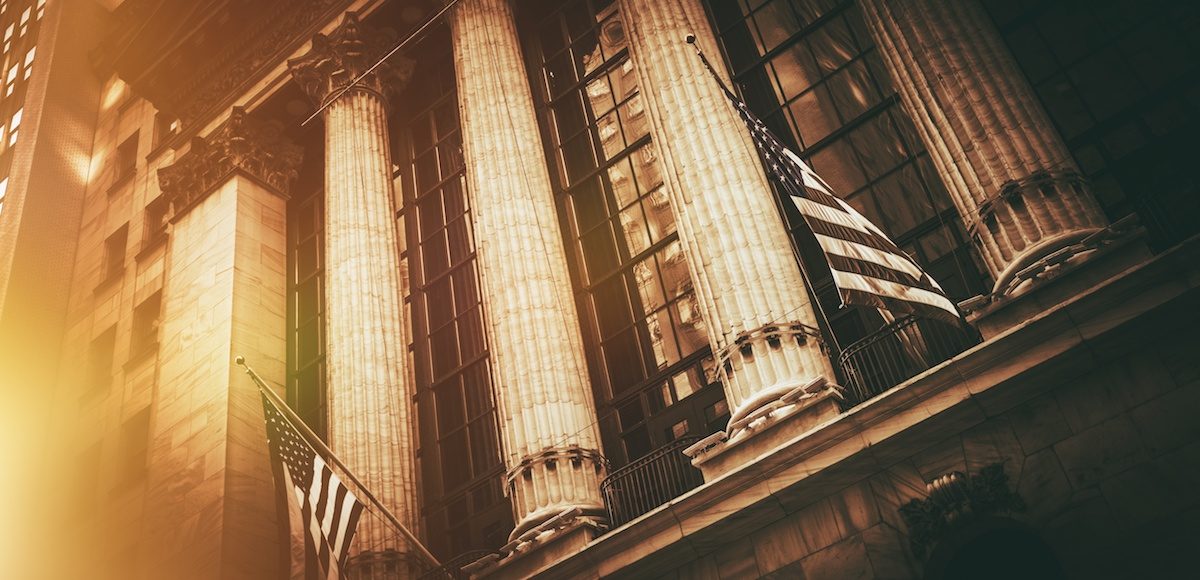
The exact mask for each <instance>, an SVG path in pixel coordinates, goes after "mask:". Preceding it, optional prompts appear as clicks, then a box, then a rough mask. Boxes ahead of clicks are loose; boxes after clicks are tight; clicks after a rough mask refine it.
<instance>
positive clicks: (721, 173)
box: [620, 0, 833, 422]
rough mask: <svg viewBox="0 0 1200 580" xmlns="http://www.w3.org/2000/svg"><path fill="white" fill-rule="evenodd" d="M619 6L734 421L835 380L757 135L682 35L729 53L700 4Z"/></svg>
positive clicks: (630, 1)
mask: <svg viewBox="0 0 1200 580" xmlns="http://www.w3.org/2000/svg"><path fill="white" fill-rule="evenodd" d="M620 5H621V15H622V20H623V23H624V25H625V29H626V33H627V36H628V38H629V46H630V56H631V58H632V59H633V63H634V65H635V68H636V70H637V78H638V82H639V84H640V86H641V88H642V95H643V97H644V98H645V100H646V105H647V107H646V108H647V110H648V111H649V114H650V120H651V126H652V135H653V137H654V142H655V143H656V144H657V146H658V149H659V150H660V151H661V159H662V163H663V169H664V171H663V174H664V176H665V177H666V183H667V189H668V191H669V192H670V199H671V208H672V211H673V212H674V213H675V221H676V224H677V225H678V228H679V238H680V240H681V241H682V243H683V246H684V248H685V249H686V253H687V259H688V266H689V267H690V268H691V273H692V278H693V280H694V284H695V288H696V297H697V299H698V300H699V302H700V308H701V311H702V313H703V315H704V319H705V322H706V324H707V328H708V336H709V340H711V341H712V346H713V353H714V354H715V356H716V357H717V359H718V362H719V363H720V364H721V366H722V370H723V375H722V380H723V382H724V384H725V393H726V396H727V398H728V400H729V406H730V408H731V409H732V410H733V413H732V417H733V419H732V420H733V422H736V421H737V420H738V419H740V418H741V417H744V416H747V415H748V414H750V413H752V412H754V410H755V409H757V408H760V407H762V406H763V405H766V404H769V403H770V402H772V401H774V400H776V399H778V398H779V397H780V396H783V395H784V394H786V393H788V392H789V391H791V390H793V389H794V388H796V387H797V386H800V385H804V384H806V383H808V382H809V381H810V380H811V379H813V378H814V377H832V376H833V374H832V368H831V366H830V363H829V359H828V358H827V353H826V352H825V350H824V349H823V348H822V340H821V337H820V333H819V332H818V331H817V321H816V316H815V314H814V311H813V306H812V305H811V304H810V303H809V296H808V292H807V291H806V290H805V281H804V278H803V277H802V276H801V272H800V269H799V266H798V265H797V262H796V257H795V255H794V253H793V251H792V249H791V241H790V240H789V237H788V234H787V231H786V229H785V227H784V224H783V222H782V219H781V218H780V216H779V215H778V211H777V209H776V206H775V202H774V201H773V200H772V196H773V195H774V194H773V193H772V191H771V188H770V186H769V184H768V182H767V179H766V176H765V174H764V173H763V170H762V165H761V164H760V162H759V159H758V155H757V153H756V152H755V149H754V144H753V142H752V141H751V140H750V135H749V132H748V131H747V130H746V126H745V125H744V124H743V123H742V121H741V120H740V119H739V118H738V116H737V114H736V112H735V111H734V110H733V109H732V107H731V105H730V103H729V101H728V99H726V97H725V96H724V95H723V94H722V93H721V90H720V88H719V86H718V85H717V83H716V81H714V80H713V79H712V77H711V76H710V75H709V73H708V72H707V71H706V70H705V68H704V66H703V64H702V63H701V62H700V59H699V58H698V57H697V56H696V54H695V52H694V50H693V48H692V47H691V46H690V45H688V44H687V43H686V42H685V41H684V38H685V37H686V36H687V35H688V34H696V35H697V36H698V42H699V44H700V46H701V47H702V48H703V49H704V50H705V52H706V53H707V54H711V55H716V54H720V53H719V51H718V49H717V45H716V40H715V39H714V37H713V35H712V32H711V31H710V30H709V26H708V19H707V17H706V15H705V13H704V9H703V7H702V6H701V5H700V3H699V1H698V0H665V1H664V0H621V2H620ZM722 74H724V73H723V71H722ZM726 82H728V81H726Z"/></svg>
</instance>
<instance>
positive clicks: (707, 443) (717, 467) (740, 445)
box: [684, 387, 842, 482]
mask: <svg viewBox="0 0 1200 580" xmlns="http://www.w3.org/2000/svg"><path fill="white" fill-rule="evenodd" d="M841 400H842V397H841V395H840V394H839V393H838V392H837V391H836V390H834V389H832V388H828V387H827V388H825V389H824V390H822V391H819V392H816V393H814V394H812V395H809V396H807V397H804V398H802V399H799V400H796V401H794V402H791V403H790V404H789V405H786V406H785V405H780V406H779V408H778V410H775V411H773V412H770V413H763V414H762V416H761V417H759V418H756V419H751V420H749V421H747V422H746V423H747V424H746V425H745V426H744V427H742V428H741V429H738V430H736V433H735V434H734V436H733V437H732V438H729V439H726V438H724V437H723V436H722V435H723V434H720V433H718V434H717V437H709V438H707V439H705V440H703V441H700V442H699V443H697V444H696V445H693V446H691V447H689V448H687V449H685V450H684V453H685V454H686V455H687V456H688V457H691V458H692V465H695V466H696V468H698V469H699V470H700V473H702V474H703V475H704V481H706V482H709V481H712V480H714V479H716V478H718V477H720V476H722V475H724V474H726V473H728V472H730V471H732V470H734V469H736V468H738V467H739V466H741V465H744V464H746V463H747V462H749V461H752V460H754V459H755V458H758V457H761V456H763V455H766V454H768V453H770V452H771V451H772V450H773V449H775V448H777V447H779V446H781V445H786V444H788V443H790V442H792V441H795V440H796V439H797V438H799V437H800V436H802V435H803V434H805V433H807V432H809V431H811V430H812V429H814V428H816V427H817V426H819V425H821V424H823V423H825V422H826V421H831V420H833V419H835V418H837V416H838V415H840V414H841V412H842V410H841Z"/></svg>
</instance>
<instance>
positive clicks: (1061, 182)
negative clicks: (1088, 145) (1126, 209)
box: [861, 0, 1108, 296]
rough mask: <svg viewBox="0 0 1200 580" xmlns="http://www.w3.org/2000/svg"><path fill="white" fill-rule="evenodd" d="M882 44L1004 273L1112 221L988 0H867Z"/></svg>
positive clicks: (956, 196)
mask: <svg viewBox="0 0 1200 580" xmlns="http://www.w3.org/2000/svg"><path fill="white" fill-rule="evenodd" d="M861 5H862V11H863V15H864V18H865V20H866V23H867V27H868V28H869V29H870V31H871V34H872V36H873V37H874V39H875V43H876V44H877V45H878V47H879V52H880V54H881V55H882V56H883V59H884V62H885V63H886V64H887V68H888V71H889V72H891V74H892V77H893V79H894V80H895V82H896V86H897V88H898V89H899V91H900V96H901V99H902V100H903V103H904V107H905V109H906V110H907V111H908V113H909V114H910V115H911V116H912V118H913V121H914V122H915V123H916V126H917V130H918V132H919V133H920V135H921V139H922V140H923V141H924V142H925V146H926V147H927V148H928V150H929V153H930V156H931V157H932V158H933V161H934V164H935V166H936V167H937V170H938V173H939V174H940V176H941V179H942V181H943V182H944V183H945V184H946V187H947V189H948V190H949V192H950V196H951V198H952V199H953V200H954V204H955V206H956V207H957V208H958V211H959V212H960V213H961V214H962V216H963V219H964V220H965V222H966V226H967V231H968V232H969V233H970V235H971V237H972V240H973V241H974V243H975V246H976V249H977V250H978V251H979V254H980V255H981V256H982V257H983V261H984V263H985V264H986V265H987V268H988V271H989V272H990V273H991V274H992V277H993V278H994V279H995V280H996V285H995V287H994V288H993V292H992V293H993V295H996V296H1002V295H1005V294H1008V293H1010V292H1012V291H1013V290H1015V286H1014V285H1013V284H1012V282H1013V280H1014V277H1015V276H1016V275H1017V274H1018V273H1019V272H1021V271H1022V270H1025V269H1026V268H1028V267H1029V266H1031V265H1033V264H1035V263H1037V262H1038V261H1039V260H1041V259H1043V258H1045V257H1046V256H1048V255H1051V254H1053V253H1055V252H1057V251H1060V250H1062V249H1064V248H1068V247H1071V246H1073V245H1075V244H1077V243H1078V242H1080V241H1081V240H1083V239H1085V238H1087V237H1088V236H1090V235H1092V234H1095V233H1097V232H1098V231H1099V230H1101V229H1103V228H1105V227H1106V226H1107V225H1108V223H1107V221H1106V219H1105V217H1104V214H1103V212H1102V211H1101V209H1100V206H1099V204H1098V203H1097V202H1096V200H1095V198H1094V197H1093V196H1092V193H1091V191H1090V190H1089V186H1088V184H1087V183H1086V182H1085V181H1084V180H1083V178H1082V177H1081V176H1080V174H1079V169H1078V168H1077V167H1076V165H1075V162H1074V160H1073V159H1072V157H1071V154H1070V151H1068V150H1067V148H1066V145H1065V144H1064V143H1063V142H1062V139H1061V138H1060V137H1059V135H1058V133H1057V132H1056V131H1055V129H1054V125H1053V124H1052V123H1051V122H1050V119H1049V118H1048V117H1047V116H1046V113H1045V111H1044V110H1043V109H1042V106H1041V104H1040V103H1039V102H1038V99H1037V96H1036V95H1035V94H1034V93H1033V89H1032V88H1031V87H1030V86H1029V84H1028V82H1026V80H1025V78H1024V76H1023V75H1022V74H1021V71H1020V69H1019V68H1018V67H1017V64H1016V62H1015V61H1014V60H1013V57H1012V55H1011V54H1010V52H1009V50H1008V48H1007V47H1006V46H1005V44H1004V41H1003V39H1001V38H1000V35H999V33H998V32H997V31H996V30H995V27H994V26H993V24H992V22H991V21H990V20H989V19H988V16H987V14H985V13H984V10H983V6H982V5H980V3H979V2H978V0H966V1H963V2H944V1H941V0H911V1H910V0H905V1H899V0H864V1H863V2H862V4H861Z"/></svg>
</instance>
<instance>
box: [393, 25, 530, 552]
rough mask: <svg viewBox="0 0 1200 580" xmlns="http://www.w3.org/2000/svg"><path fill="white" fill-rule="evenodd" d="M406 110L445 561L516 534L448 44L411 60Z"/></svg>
mask: <svg viewBox="0 0 1200 580" xmlns="http://www.w3.org/2000/svg"><path fill="white" fill-rule="evenodd" d="M415 57H416V58H417V60H418V64H417V67H418V69H417V71H416V73H415V76H414V78H417V79H420V82H413V83H412V84H411V85H410V86H409V88H408V89H407V91H406V93H405V94H404V95H403V96H402V97H401V98H400V99H399V101H400V102H402V103H404V107H403V109H402V110H401V111H400V112H399V116H400V117H401V119H400V122H399V123H398V125H399V129H400V130H399V133H400V138H399V142H400V147H399V148H398V155H397V162H398V163H399V165H400V166H401V171H400V183H401V186H400V193H401V196H402V197H403V209H402V214H403V215H402V216H401V220H402V224H403V230H404V232H405V234H404V235H405V238H406V240H407V244H406V246H407V248H408V250H407V256H406V260H407V264H408V270H409V278H410V282H411V293H410V298H409V311H410V312H411V319H412V329H413V343H412V353H413V357H412V359H413V361H414V363H415V367H416V368H415V369H414V373H415V376H416V381H417V411H418V423H419V425H420V449H419V455H420V459H421V466H422V471H423V478H422V484H423V492H424V494H423V495H424V502H425V505H424V510H423V513H424V517H425V529H426V531H427V533H428V536H427V537H428V538H429V546H430V549H431V550H433V552H434V553H435V554H438V555H439V556H441V557H444V558H450V557H453V556H455V555H458V554H460V553H462V552H465V551H467V550H474V549H484V548H497V547H499V546H500V545H502V544H504V542H505V541H506V540H507V537H508V533H509V532H510V531H511V530H512V527H513V522H512V508H511V506H510V504H509V502H508V500H507V499H506V498H505V497H504V495H503V492H502V488H501V482H502V480H503V474H504V463H503V461H502V459H501V457H502V456H501V450H500V437H499V434H498V432H497V420H496V408H495V405H494V403H493V397H492V380H491V375H490V372H489V368H488V348H487V341H486V339H485V338H486V337H485V332H484V326H483V321H484V312H483V305H482V300H481V298H480V291H479V279H478V276H477V272H476V262H475V241H474V238H473V232H472V228H471V215H470V212H471V209H470V205H469V203H468V197H467V182H466V176H465V174H464V167H463V153H462V137H461V134H460V131H459V119H458V96H457V94H456V92H455V81H454V63H453V59H452V56H451V52H450V39H449V33H448V31H446V29H444V28H441V29H438V30H437V31H436V32H435V33H433V34H431V35H430V36H429V38H428V39H427V40H426V41H424V42H423V43H422V44H421V45H420V46H419V47H418V48H417V49H416V52H415Z"/></svg>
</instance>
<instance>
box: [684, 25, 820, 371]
mask: <svg viewBox="0 0 1200 580" xmlns="http://www.w3.org/2000/svg"><path fill="white" fill-rule="evenodd" d="M684 40H686V41H687V43H688V44H690V45H692V48H694V49H695V50H696V56H698V57H700V62H702V63H704V68H706V69H708V74H710V75H712V78H713V80H715V81H717V86H719V87H721V90H722V91H723V92H724V93H725V95H726V96H727V97H729V98H730V99H736V100H740V99H738V98H737V95H735V94H733V91H732V90H731V89H730V88H729V87H727V86H725V81H723V80H721V77H720V75H718V74H717V71H716V69H714V68H713V66H712V63H710V62H708V57H707V56H704V51H703V50H701V49H700V45H699V44H696V35H695V34H689V35H687V37H686V38H685V39H684ZM755 152H756V154H758V158H759V162H760V163H762V162H763V159H762V154H761V153H758V148H757V147H755ZM768 173H769V172H768ZM771 198H772V200H773V201H774V202H775V210H776V211H777V212H778V213H779V219H780V220H781V221H783V226H784V229H787V226H788V223H787V213H785V212H784V207H783V200H781V199H780V198H779V195H778V194H776V192H775V191H774V189H773V188H772V195H771ZM788 233H789V234H791V232H788ZM788 238H790V242H791V243H790V244H789V245H790V246H791V247H792V254H793V255H794V256H795V258H796V264H797V265H799V266H800V277H801V278H802V279H803V280H804V285H805V292H807V293H808V299H809V302H811V303H812V304H813V306H814V310H816V312H817V314H818V315H820V317H821V318H820V320H819V321H818V322H817V324H822V323H823V326H824V328H823V329H822V330H824V334H825V335H826V337H827V338H828V339H829V343H830V346H832V347H833V352H831V353H830V354H831V356H830V358H837V357H838V356H840V355H841V352H842V347H841V345H839V344H838V340H837V336H835V335H834V334H833V325H832V324H830V323H829V316H828V315H827V314H825V307H824V306H821V300H820V298H819V297H818V296H817V288H816V286H814V285H813V283H812V278H810V277H809V275H808V268H807V267H806V266H805V265H804V256H803V254H801V253H800V248H798V247H797V246H796V240H795V238H794V237H793V236H791V235H789V236H788ZM838 295H839V296H841V293H840V292H839V293H838ZM830 362H831V363H832V362H833V361H830ZM833 368H834V372H835V373H837V372H838V370H840V365H836V364H835V365H833Z"/></svg>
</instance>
